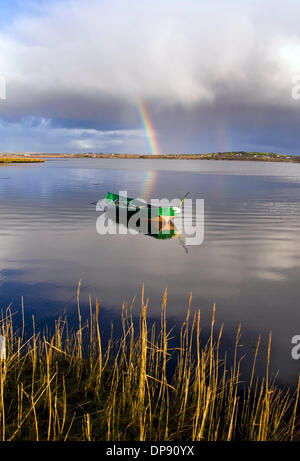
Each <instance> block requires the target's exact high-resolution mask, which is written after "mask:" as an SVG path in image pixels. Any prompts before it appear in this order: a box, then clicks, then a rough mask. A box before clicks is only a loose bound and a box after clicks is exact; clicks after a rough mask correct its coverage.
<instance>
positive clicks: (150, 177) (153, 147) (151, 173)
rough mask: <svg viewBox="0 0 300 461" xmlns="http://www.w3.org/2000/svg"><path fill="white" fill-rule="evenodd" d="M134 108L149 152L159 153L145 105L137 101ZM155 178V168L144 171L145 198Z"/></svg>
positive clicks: (149, 194) (147, 196)
mask: <svg viewBox="0 0 300 461" xmlns="http://www.w3.org/2000/svg"><path fill="white" fill-rule="evenodd" d="M136 108H137V111H138V114H139V116H140V119H141V121H142V124H143V127H144V130H145V135H146V139H147V142H148V145H149V148H150V152H151V154H152V155H157V154H159V151H160V150H159V147H158V143H157V139H156V135H155V130H154V128H153V125H152V122H151V119H150V115H149V113H148V112H147V110H146V107H145V105H144V103H143V102H142V101H138V102H137V104H136ZM155 179H156V171H155V170H148V171H146V177H145V187H144V192H143V198H144V199H145V200H148V199H151V198H152V197H151V194H152V190H153V187H154V183H155Z"/></svg>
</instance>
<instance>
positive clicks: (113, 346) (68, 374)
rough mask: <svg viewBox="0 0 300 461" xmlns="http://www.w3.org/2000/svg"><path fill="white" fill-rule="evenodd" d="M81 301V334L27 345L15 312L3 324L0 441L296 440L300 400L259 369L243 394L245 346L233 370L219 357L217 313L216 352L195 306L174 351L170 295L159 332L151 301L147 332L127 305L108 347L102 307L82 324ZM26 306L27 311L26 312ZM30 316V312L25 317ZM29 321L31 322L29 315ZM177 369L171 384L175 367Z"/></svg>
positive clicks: (64, 326) (64, 330)
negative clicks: (151, 315)
mask: <svg viewBox="0 0 300 461" xmlns="http://www.w3.org/2000/svg"><path fill="white" fill-rule="evenodd" d="M79 291H80V285H79V287H78V293H77V309H78V328H77V329H75V330H70V329H69V326H68V322H67V319H66V318H60V319H58V320H57V321H56V322H55V329H54V331H53V332H52V333H49V332H48V333H46V332H36V331H35V324H34V319H33V325H32V330H33V334H32V336H31V337H30V338H25V333H26V328H25V327H24V323H23V325H22V327H21V328H20V330H17V331H15V329H14V321H13V315H12V313H11V309H10V308H8V309H7V310H6V312H5V313H3V314H2V318H1V320H0V327H1V333H0V334H2V335H3V336H4V337H5V339H6V347H7V351H6V359H5V360H2V361H1V362H0V439H1V440H2V441H4V440H8V441H14V440H35V441H41V440H50V441H60V440H86V441H90V440H106V441H112V440H113V441H122V440H140V441H143V440H152V441H154V440H155V441H160V440H162V441H172V440H176V441H181V440H182V441H187V440H194V441H198V440H199V441H201V440H211V441H214V440H224V441H231V440H236V439H238V440H253V441H265V440H297V439H299V419H298V416H297V414H298V411H297V404H298V400H299V388H300V386H299V382H298V387H297V390H296V392H294V393H293V392H292V391H290V390H282V389H280V388H279V387H277V386H276V384H275V382H274V381H272V380H270V377H269V364H270V353H271V337H270V341H269V347H268V353H267V357H266V374H265V377H264V378H263V379H259V378H258V377H256V374H255V366H256V361H257V357H258V354H259V348H260V338H259V339H258V342H257V346H256V350H255V353H254V356H253V367H252V372H251V373H250V378H249V382H247V383H246V384H245V383H244V384H241V372H240V360H239V359H238V354H237V350H238V346H239V340H240V334H241V332H240V329H238V331H237V335H236V340H235V353H234V359H233V363H231V365H230V366H229V365H228V364H227V361H226V356H225V358H222V357H221V354H220V343H221V339H222V328H221V329H219V330H218V331H216V328H215V308H213V312H212V319H211V331H210V338H209V340H208V342H207V343H206V344H205V345H203V346H201V342H200V337H201V331H200V311H197V312H195V313H194V314H193V315H192V314H191V298H190V300H189V305H188V310H187V315H186V318H185V321H184V322H183V323H182V326H181V330H180V341H179V345H178V347H176V348H172V347H171V346H170V342H171V332H170V331H168V330H167V321H166V308H167V292H165V294H164V297H163V301H162V313H161V322H160V325H159V327H158V328H157V326H156V325H155V324H152V326H151V327H150V326H149V324H148V322H147V308H148V303H149V299H146V300H145V299H144V292H143V293H142V306H141V315H140V321H139V324H138V325H137V326H136V323H135V322H134V320H133V314H132V312H133V309H132V308H133V304H131V305H130V306H129V305H126V304H124V305H123V308H122V313H121V323H122V333H121V337H119V338H118V339H116V340H114V339H113V335H112V334H111V337H110V339H109V341H108V344H107V345H106V346H105V347H103V342H102V338H101V318H100V315H99V312H100V309H99V303H98V301H96V305H95V307H93V306H92V301H91V299H90V313H89V318H88V319H87V320H85V321H84V322H83V321H82V316H81V312H80V303H79V294H80V293H79ZM22 306H23V304H22ZM22 310H23V309H22ZM22 318H23V321H24V315H23V314H22ZM174 362H175V366H172V370H173V371H172V373H171V375H170V370H169V364H171V363H173V364H174Z"/></svg>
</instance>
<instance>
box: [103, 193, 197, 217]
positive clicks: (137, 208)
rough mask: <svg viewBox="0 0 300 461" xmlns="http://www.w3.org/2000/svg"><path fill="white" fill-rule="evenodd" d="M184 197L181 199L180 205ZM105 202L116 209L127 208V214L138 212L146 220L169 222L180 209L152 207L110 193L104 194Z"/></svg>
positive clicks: (140, 201) (141, 201) (137, 200)
mask: <svg viewBox="0 0 300 461" xmlns="http://www.w3.org/2000/svg"><path fill="white" fill-rule="evenodd" d="M187 195H188V194H186V196H187ZM186 196H185V197H184V198H183V199H182V201H181V203H182V202H183V200H184V199H185V198H186ZM105 200H106V201H107V203H108V204H109V205H112V206H115V207H116V208H117V209H120V208H127V212H128V213H137V212H140V213H141V215H142V217H144V218H146V219H155V220H163V221H169V220H171V219H173V218H175V216H178V215H179V214H180V213H181V209H180V208H179V207H176V206H153V205H149V204H148V203H145V202H144V201H143V200H139V199H133V198H129V197H124V196H122V195H118V194H113V193H112V192H108V193H107V194H106V196H105Z"/></svg>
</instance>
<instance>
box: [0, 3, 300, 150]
mask: <svg viewBox="0 0 300 461" xmlns="http://www.w3.org/2000/svg"><path fill="white" fill-rule="evenodd" d="M274 11H276V13H277V15H276V16H275V15H274V14H273V13H272V12H274ZM299 13H300V5H299V3H297V2H295V1H293V0H288V1H287V2H285V4H284V5H282V4H281V3H280V2H279V1H277V0H275V1H274V0H273V1H270V0H266V1H264V2H260V1H258V0H253V1H245V2H240V1H237V0H228V1H226V2H224V1H221V0H214V1H213V2H211V3H209V4H208V3H207V2H205V1H199V0H197V1H196V0H191V1H189V2H184V1H182V0H160V1H158V0H153V1H151V2H149V1H145V0H140V1H139V2H137V1H133V0H127V1H124V0H110V1H100V0H99V1H96V0H85V1H60V2H55V3H54V4H52V5H50V6H44V7H43V9H42V11H41V12H40V14H39V16H38V17H34V16H24V17H23V18H22V19H20V18H19V19H18V21H16V22H15V23H13V24H12V25H11V27H9V28H6V29H5V31H2V33H0V74H3V75H4V76H5V77H6V79H7V103H6V104H0V117H2V118H3V119H6V120H7V121H9V120H14V121H15V122H16V120H19V123H22V118H26V117H31V116H35V117H40V118H47V119H51V120H52V126H53V125H59V124H61V125H62V127H67V125H68V124H69V125H70V124H71V125H73V126H77V127H78V128H80V127H81V125H82V124H84V126H86V127H88V126H89V127H90V128H91V129H92V128H93V129H94V128H99V130H100V131H103V130H108V131H112V130H120V129H125V130H130V129H138V128H139V127H140V126H141V124H140V120H139V118H138V115H137V111H136V108H135V104H136V103H137V101H138V100H139V99H142V100H144V101H145V102H146V104H147V107H148V109H149V111H150V112H151V116H152V119H153V122H154V124H155V126H156V128H157V131H158V137H159V140H160V143H161V146H162V150H165V151H167V150H171V149H174V148H175V147H176V146H178V149H180V150H189V151H190V150H191V148H192V147H193V146H195V148H196V146H197V144H195V143H196V140H197V139H198V146H199V148H197V149H196V150H197V151H205V150H207V149H209V146H212V147H213V146H214V145H217V144H218V143H217V141H216V140H215V139H214V133H215V130H217V129H218V126H219V125H220V124H221V125H222V126H223V127H227V129H228V135H230V134H231V135H232V137H233V139H235V141H234V142H232V144H234V145H233V146H232V148H234V146H236V147H238V146H237V144H239V142H240V141H238V139H241V142H242V140H243V139H244V138H243V133H244V132H245V133H246V129H247V127H248V129H249V128H250V133H248V135H247V136H248V138H249V137H251V130H257V133H258V138H259V137H260V136H259V133H263V131H264V130H265V132H266V134H267V137H269V135H268V133H269V131H270V130H272V127H276V129H277V127H278V126H281V128H282V127H283V129H284V130H285V131H286V132H290V133H293V136H296V132H295V133H294V130H295V129H296V124H297V123H298V119H299V116H298V113H299V112H300V105H299V104H300V103H299V104H297V102H295V101H294V100H293V99H292V97H291V90H292V77H293V76H295V75H296V74H299V75H300V58H299V56H300V33H299V32H298V24H297V20H296V18H297V17H299ZM298 106H299V107H298ZM258 121H260V124H258ZM174 130H176V132H177V134H175V135H174ZM178 130H179V131H178ZM180 130H182V131H181V132H180ZM205 130H208V131H207V132H205ZM70 133H71V131H70ZM181 134H182V138H180V136H181ZM238 134H239V136H238ZM172 135H174V136H175V137H174V139H173V141H172ZM197 136H198V138H197ZM261 137H262V138H263V135H262V136H261ZM267 137H266V139H265V144H268V143H269V140H267ZM175 139H177V141H176V142H175ZM209 139H212V142H210V141H208V140H209ZM189 140H190V141H189ZM79 141H80V140H79ZM202 141H203V142H202ZM254 141H255V140H254ZM79 144H80V143H79ZM174 144H175V145H174ZM191 144H193V145H192V147H191ZM138 145H139V146H142V145H141V144H139V142H138ZM294 145H296V143H294ZM185 146H186V149H184V147H185ZM202 146H203V148H202ZM240 147H243V146H240ZM135 148H137V145H135ZM132 150H133V148H132Z"/></svg>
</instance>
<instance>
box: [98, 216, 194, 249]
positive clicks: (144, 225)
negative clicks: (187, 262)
mask: <svg viewBox="0 0 300 461" xmlns="http://www.w3.org/2000/svg"><path fill="white" fill-rule="evenodd" d="M104 213H105V215H106V217H107V219H108V220H110V221H111V222H112V223H115V224H117V225H118V226H119V232H118V233H120V234H124V233H128V232H127V230H129V231H130V234H131V235H139V234H143V235H148V236H149V237H152V238H155V239H157V240H170V239H178V242H179V243H180V244H181V246H182V247H183V248H184V250H185V252H186V253H188V250H187V248H186V246H185V243H184V240H183V238H182V236H181V233H180V231H179V229H178V228H177V227H176V226H175V224H174V222H173V220H170V221H164V220H151V219H147V218H141V217H139V214H138V213H137V212H135V211H128V210H126V212H122V211H120V210H119V209H118V208H108V209H106V211H105V212H104ZM122 227H123V230H122ZM124 228H125V229H124Z"/></svg>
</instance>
